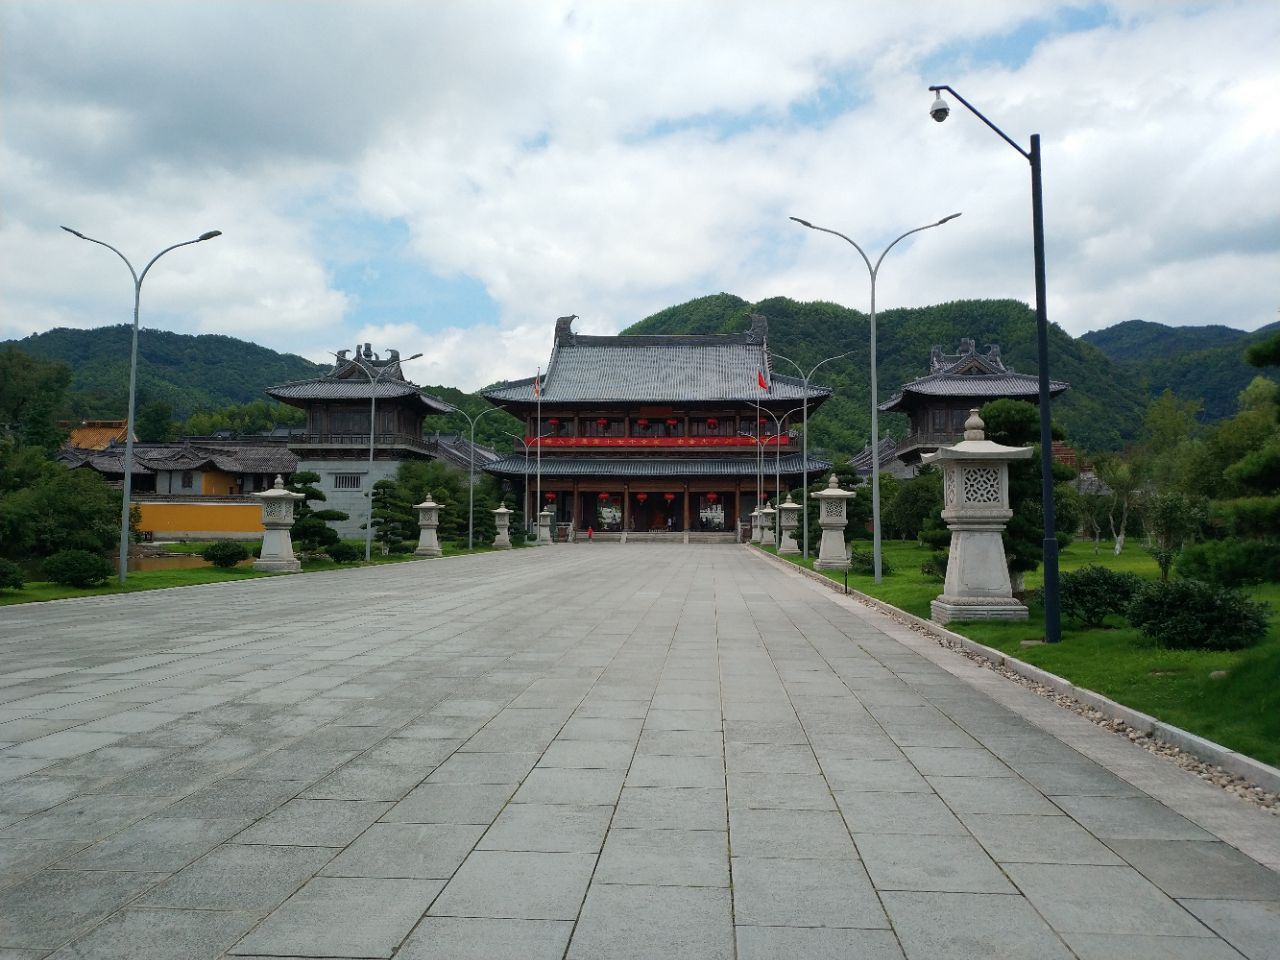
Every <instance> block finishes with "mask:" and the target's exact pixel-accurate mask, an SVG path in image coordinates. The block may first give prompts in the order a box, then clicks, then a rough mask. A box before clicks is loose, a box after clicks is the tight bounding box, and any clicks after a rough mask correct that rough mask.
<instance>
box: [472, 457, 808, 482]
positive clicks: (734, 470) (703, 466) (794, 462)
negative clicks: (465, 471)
mask: <svg viewBox="0 0 1280 960" xmlns="http://www.w3.org/2000/svg"><path fill="white" fill-rule="evenodd" d="M535 463H536V460H535V458H534V457H530V458H529V460H528V464H527V467H526V462H525V458H524V456H523V455H521V456H518V457H517V456H509V457H504V458H503V459H501V460H497V461H495V462H493V463H488V464H485V467H484V469H485V470H486V471H487V472H488V473H492V474H496V475H498V476H516V477H523V476H524V475H525V471H526V469H527V470H528V473H529V476H533V473H534V471H535V469H536V467H535ZM803 464H804V458H803V455H802V454H799V453H789V454H787V455H785V456H783V457H782V458H780V459H779V461H778V464H777V470H778V472H780V473H785V474H794V473H801V472H802V471H803ZM830 469H831V463H830V461H827V460H820V459H818V458H817V457H810V458H809V473H821V472H823V471H826V470H830ZM765 472H766V473H767V474H772V473H774V461H773V458H772V457H768V458H766V461H765ZM755 473H756V458H755V457H708V458H700V457H598V458H597V457H559V456H557V457H548V456H544V457H543V458H542V475H543V476H544V477H752V476H755Z"/></svg>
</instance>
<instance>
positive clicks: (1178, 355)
mask: <svg viewBox="0 0 1280 960" xmlns="http://www.w3.org/2000/svg"><path fill="white" fill-rule="evenodd" d="M1277 331H1280V323H1272V324H1268V325H1267V326H1265V327H1262V328H1261V329H1259V330H1255V331H1254V332H1253V333H1246V332H1245V331H1243V330H1234V329H1232V328H1231V327H1222V326H1204V327H1169V326H1165V325H1164V324H1162V323H1150V322H1148V321H1146V320H1126V321H1125V322H1124V323H1118V324H1116V325H1115V326H1113V327H1107V328H1106V329H1104V330H1092V331H1090V332H1089V333H1086V334H1085V335H1084V336H1083V337H1081V338H1080V339H1081V340H1084V341H1086V342H1088V343H1091V344H1093V345H1094V346H1095V347H1097V348H1098V349H1099V350H1101V351H1102V352H1103V353H1105V354H1106V355H1107V356H1108V357H1110V358H1111V359H1112V360H1114V361H1115V362H1116V364H1117V366H1118V367H1119V368H1120V369H1121V370H1122V371H1123V372H1124V375H1125V376H1126V377H1127V378H1129V379H1130V380H1131V381H1132V382H1134V383H1136V384H1138V385H1139V386H1140V387H1141V388H1142V389H1143V391H1144V392H1145V393H1146V394H1147V395H1148V396H1152V397H1154V396H1158V395H1160V394H1161V393H1163V392H1164V391H1165V390H1172V391H1173V392H1174V393H1175V394H1177V395H1178V396H1179V397H1181V398H1182V399H1184V400H1199V401H1201V403H1202V404H1203V407H1202V409H1201V413H1200V417H1201V419H1202V420H1204V421H1206V422H1213V421H1216V420H1221V419H1223V418H1225V417H1229V416H1231V415H1232V414H1234V413H1235V412H1236V401H1237V398H1238V397H1239V396H1240V391H1242V390H1243V389H1244V388H1245V387H1247V386H1248V385H1249V382H1250V381H1251V380H1253V378H1254V377H1256V376H1257V375H1258V374H1259V372H1260V371H1259V370H1258V369H1257V368H1256V367H1252V366H1250V365H1249V363H1248V362H1247V361H1246V360H1245V356H1244V355H1245V351H1246V350H1247V349H1248V348H1249V347H1250V346H1251V345H1252V344H1255V343H1258V342H1259V341H1262V340H1265V339H1267V338H1268V337H1269V336H1274V335H1275V334H1276V332H1277Z"/></svg>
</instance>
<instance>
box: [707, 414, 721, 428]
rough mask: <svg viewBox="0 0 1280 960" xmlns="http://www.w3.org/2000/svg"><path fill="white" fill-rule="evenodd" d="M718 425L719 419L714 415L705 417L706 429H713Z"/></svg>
mask: <svg viewBox="0 0 1280 960" xmlns="http://www.w3.org/2000/svg"><path fill="white" fill-rule="evenodd" d="M718 426H720V421H719V420H717V419H716V418H715V417H707V429H708V430H714V429H715V428H716V427H718Z"/></svg>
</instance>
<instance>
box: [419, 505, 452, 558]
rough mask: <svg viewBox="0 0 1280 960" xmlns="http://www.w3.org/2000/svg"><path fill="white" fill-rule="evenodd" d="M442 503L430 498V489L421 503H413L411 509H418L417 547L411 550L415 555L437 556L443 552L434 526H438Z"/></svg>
mask: <svg viewBox="0 0 1280 960" xmlns="http://www.w3.org/2000/svg"><path fill="white" fill-rule="evenodd" d="M443 506H444V504H442V503H436V502H435V501H434V500H432V499H431V491H430V490H428V491H427V498H426V499H425V500H423V501H422V502H421V503H415V504H414V505H413V509H415V510H417V511H418V531H419V532H418V549H417V550H415V551H413V553H414V556H417V557H438V556H440V554H441V553H442V552H443V551H442V550H441V549H440V540H439V538H438V537H437V536H436V528H437V527H439V526H440V508H441V507H443Z"/></svg>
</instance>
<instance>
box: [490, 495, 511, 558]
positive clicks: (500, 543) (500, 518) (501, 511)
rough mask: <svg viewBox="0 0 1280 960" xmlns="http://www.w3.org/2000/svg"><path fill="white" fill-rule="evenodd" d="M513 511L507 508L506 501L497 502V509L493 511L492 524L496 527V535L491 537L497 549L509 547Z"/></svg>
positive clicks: (507, 548)
mask: <svg viewBox="0 0 1280 960" xmlns="http://www.w3.org/2000/svg"><path fill="white" fill-rule="evenodd" d="M512 512H513V511H511V510H508V509H507V504H506V502H505V501H504V502H502V503H500V504H498V509H497V510H494V511H493V525H494V526H495V527H497V529H498V535H497V536H495V537H494V538H493V545H494V546H495V547H497V548H498V549H499V550H510V549H511V533H510V528H511V514H512Z"/></svg>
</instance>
